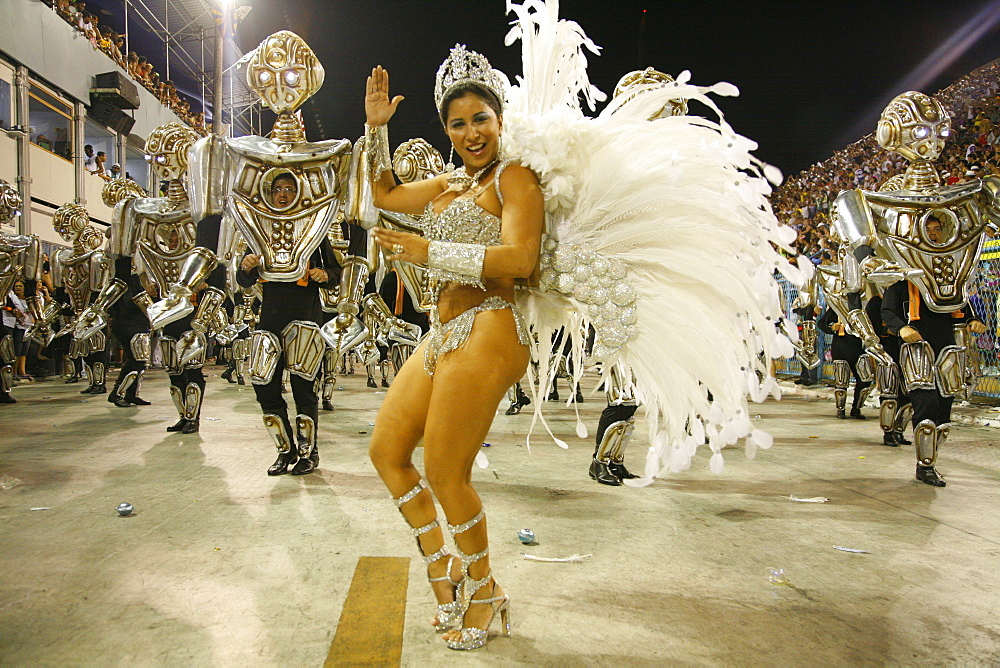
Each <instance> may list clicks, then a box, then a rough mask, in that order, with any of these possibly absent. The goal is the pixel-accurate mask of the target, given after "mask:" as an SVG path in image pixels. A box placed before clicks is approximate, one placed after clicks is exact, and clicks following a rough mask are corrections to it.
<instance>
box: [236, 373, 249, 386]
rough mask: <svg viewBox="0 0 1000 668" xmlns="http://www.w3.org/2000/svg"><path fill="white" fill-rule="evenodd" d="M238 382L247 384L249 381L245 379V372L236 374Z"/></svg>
mask: <svg viewBox="0 0 1000 668" xmlns="http://www.w3.org/2000/svg"><path fill="white" fill-rule="evenodd" d="M236 382H237V384H239V385H246V384H247V382H246V381H245V380H244V379H243V374H239V375H237V376H236Z"/></svg>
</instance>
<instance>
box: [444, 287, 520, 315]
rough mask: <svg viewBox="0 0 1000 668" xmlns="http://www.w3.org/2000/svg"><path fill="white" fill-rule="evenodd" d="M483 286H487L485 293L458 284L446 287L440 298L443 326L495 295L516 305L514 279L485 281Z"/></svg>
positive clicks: (478, 289) (475, 288) (476, 288)
mask: <svg viewBox="0 0 1000 668" xmlns="http://www.w3.org/2000/svg"><path fill="white" fill-rule="evenodd" d="M483 284H484V285H485V286H486V290H485V291H484V290H482V289H480V288H478V287H476V286H474V285H461V284H458V283H448V284H447V285H445V286H444V288H442V289H441V294H440V296H439V297H438V315H439V316H440V318H441V322H442V324H447V323H448V321H449V320H451V319H452V318H455V317H457V316H459V315H461V314H462V313H464V312H465V311H468V310H469V309H470V308H475V307H476V306H479V305H480V304H482V303H483V302H484V301H486V300H487V299H489V298H490V297H493V296H494V295H496V296H498V297H500V298H501V299H503V300H504V301H507V302H510V303H511V304H513V303H514V279H512V278H493V279H484V280H483Z"/></svg>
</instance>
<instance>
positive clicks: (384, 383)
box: [382, 376, 389, 387]
mask: <svg viewBox="0 0 1000 668" xmlns="http://www.w3.org/2000/svg"><path fill="white" fill-rule="evenodd" d="M382 387H389V379H388V378H386V377H385V376H382Z"/></svg>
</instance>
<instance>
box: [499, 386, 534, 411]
mask: <svg viewBox="0 0 1000 668" xmlns="http://www.w3.org/2000/svg"><path fill="white" fill-rule="evenodd" d="M507 398H508V399H509V400H510V406H508V407H507V410H505V411H504V415H517V414H518V413H520V412H521V409H522V408H524V407H525V406H527V405H528V404H530V403H531V399H529V398H528V395H526V394H525V393H524V390H523V389H521V381H518V382H516V383H514V384H513V385H511V386H510V389H509V390H507Z"/></svg>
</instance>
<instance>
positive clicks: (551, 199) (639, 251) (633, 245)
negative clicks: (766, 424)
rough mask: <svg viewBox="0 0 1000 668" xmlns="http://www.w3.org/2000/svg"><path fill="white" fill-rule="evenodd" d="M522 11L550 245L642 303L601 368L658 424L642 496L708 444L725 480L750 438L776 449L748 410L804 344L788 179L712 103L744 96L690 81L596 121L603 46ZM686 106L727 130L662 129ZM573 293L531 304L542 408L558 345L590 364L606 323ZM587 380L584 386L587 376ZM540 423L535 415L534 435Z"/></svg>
mask: <svg viewBox="0 0 1000 668" xmlns="http://www.w3.org/2000/svg"><path fill="white" fill-rule="evenodd" d="M507 7H508V10H509V11H511V12H513V13H514V14H515V16H516V20H515V21H514V22H513V28H512V29H511V31H510V33H509V34H508V36H507V44H512V43H513V42H514V41H516V40H520V42H521V48H522V60H523V68H524V72H523V75H522V76H520V77H517V78H516V79H515V83H514V85H513V86H512V87H511V88H510V90H509V91H508V105H507V108H506V110H505V113H504V121H505V125H504V146H505V150H506V151H507V152H508V153H509V155H510V156H512V157H515V158H517V159H518V160H519V161H520V162H521V164H523V165H525V166H527V167H529V168H530V169H532V170H533V171H534V172H535V173H536V174H537V175H538V177H539V180H540V182H541V183H542V187H543V190H544V192H545V202H546V232H547V238H548V239H549V240H550V241H549V242H547V243H549V244H550V246H563V247H566V246H572V247H579V248H584V249H587V250H588V251H592V252H593V253H595V254H596V256H598V257H601V258H606V259H609V260H610V261H612V262H614V263H617V264H619V265H620V266H621V267H623V268H624V269H625V274H626V279H625V281H626V282H627V283H628V284H629V285H631V286H632V287H633V288H634V290H635V324H634V327H633V328H632V329H633V335H632V336H631V338H630V339H629V340H628V341H626V342H625V343H624V345H621V346H612V348H613V349H614V352H613V354H611V355H610V356H609V357H608V358H606V359H604V360H602V361H603V362H604V363H605V364H613V363H617V364H620V365H622V366H623V367H624V368H626V369H629V370H631V372H632V373H633V374H634V379H635V393H636V398H637V399H638V400H639V401H640V402H641V403H642V404H643V405H644V406H645V407H646V409H647V411H648V422H649V425H650V443H651V447H650V451H649V455H648V456H647V462H646V471H645V476H644V478H643V479H642V480H641V481H639V484H645V483H648V482H650V481H651V480H652V479H654V478H656V477H657V476H661V475H664V474H666V473H669V472H677V471H682V470H685V469H686V468H688V467H689V466H690V465H691V459H692V457H693V455H694V454H695V452H696V450H697V449H698V447H699V446H700V445H702V444H704V443H705V442H706V441H707V443H708V445H709V448H710V449H711V450H712V453H713V454H712V456H711V458H710V460H709V466H710V468H711V469H712V470H713V471H721V470H722V465H723V461H722V455H721V450H722V448H723V447H725V446H727V445H732V444H734V443H736V442H737V441H739V440H741V439H745V441H746V443H745V445H746V452H747V454H748V456H752V455H753V453H754V452H755V451H756V449H757V448H766V447H770V444H771V438H770V436H769V435H767V434H766V433H764V432H761V431H760V430H755V429H753V427H752V425H751V422H750V418H749V409H748V404H747V402H748V398H751V399H753V400H755V401H763V400H764V399H765V398H766V397H767V396H769V395H771V396H776V397H777V396H780V393H779V392H778V389H777V384H776V383H775V382H774V379H773V378H771V377H770V376H769V374H768V361H769V360H770V359H771V358H772V357H779V356H786V355H788V354H789V352H790V350H791V344H790V342H789V341H788V338H787V336H786V335H785V333H784V331H783V330H782V329H781V328H779V327H778V326H777V323H778V322H779V321H780V319H781V316H782V312H781V308H780V304H779V299H778V296H779V290H778V287H777V284H776V282H775V280H774V273H775V271H779V272H781V273H782V274H784V275H785V276H786V277H787V278H788V279H789V280H791V281H792V282H793V283H801V281H802V280H803V271H802V269H800V268H799V266H797V265H794V264H791V263H789V261H788V260H787V259H785V258H784V257H783V256H782V255H781V253H780V252H779V251H784V252H785V253H787V254H788V255H792V256H794V255H795V253H794V251H793V250H792V249H791V247H790V243H791V242H792V241H793V240H794V238H795V233H794V231H793V230H791V229H789V228H787V227H784V226H782V225H781V224H779V222H778V221H777V219H776V218H775V217H774V214H773V213H772V211H771V208H770V205H769V203H768V201H767V199H766V197H767V195H768V194H769V193H770V189H771V184H776V183H778V182H780V180H781V175H780V173H779V172H778V171H777V170H776V169H774V168H773V167H770V166H769V165H765V164H763V163H761V162H760V161H759V160H757V159H756V158H755V157H754V156H753V155H752V153H751V152H752V151H753V150H755V149H756V148H757V145H756V144H755V143H754V142H753V141H751V140H749V139H747V138H746V137H743V136H741V135H739V134H737V133H736V132H735V131H734V130H733V129H732V128H731V127H730V126H729V124H728V123H726V122H725V120H724V118H723V114H722V111H721V110H720V109H719V107H718V106H717V105H716V103H715V102H714V101H713V99H712V97H710V96H713V95H715V96H732V95H737V94H738V90H737V89H736V87H735V86H733V85H731V84H728V83H717V84H715V85H713V86H707V87H705V86H695V85H693V84H691V83H690V74H689V73H688V72H686V71H685V72H683V73H681V74H680V75H679V76H678V78H677V81H676V82H675V83H674V84H669V85H666V86H664V85H650V86H646V87H643V88H637V89H636V91H639V94H637V95H634V96H630V97H628V98H627V101H624V102H623V101H622V100H613V101H612V102H611V103H610V104H609V105H608V106H607V107H606V108H605V109H604V110H603V111H602V112H601V113H600V114H599V115H597V116H596V117H588V116H586V115H585V114H584V112H583V109H582V105H583V104H586V105H587V106H589V107H590V108H591V109H593V106H594V103H595V102H596V101H600V100H602V99H604V97H605V96H604V95H603V93H601V92H600V91H599V90H597V89H596V88H595V87H594V86H593V85H591V84H590V81H589V79H588V77H587V71H586V66H587V61H586V53H587V52H588V51H589V52H591V53H594V54H596V53H598V52H599V48H598V47H597V46H596V45H594V44H593V42H591V41H590V40H589V39H588V38H587V36H586V35H585V34H584V32H583V31H582V29H580V27H579V26H578V25H577V24H575V23H572V22H569V21H560V20H559V19H558V16H557V10H558V3H557V2H556V1H555V0H550V1H549V2H544V1H543V0H527V1H526V2H524V3H522V4H515V3H512V2H509V1H508V3H507ZM679 98H684V99H688V100H697V101H699V102H701V103H702V104H704V105H705V106H706V107H708V108H709V109H711V110H712V111H713V112H714V113H716V114H717V115H718V119H717V120H709V119H705V118H699V117H694V116H671V117H666V118H660V119H657V120H653V121H650V120H647V119H648V118H650V117H651V116H653V115H654V114H655V113H656V112H657V111H658V110H659V109H661V108H663V106H664V105H665V104H666V103H667V102H668V101H670V100H671V99H679ZM582 271H583V274H581V275H584V274H585V272H586V270H585V269H584V270H582ZM574 294H576V295H577V296H579V293H569V292H566V291H563V292H559V291H557V290H552V289H548V290H534V289H533V290H530V291H525V292H523V293H522V294H521V298H520V300H519V301H520V302H521V303H522V306H523V310H524V314H525V317H526V319H527V320H528V322H529V323H530V324H531V325H532V327H533V328H534V330H535V332H536V333H537V336H538V341H539V346H540V349H539V350H536V351H535V353H536V354H535V359H536V360H538V361H539V371H538V378H537V380H536V382H537V383H539V384H540V387H533V388H532V392H533V394H534V395H535V397H534V398H535V399H536V401H535V402H534V405H535V406H536V407H538V406H539V405H540V404H541V402H540V401H537V399H539V398H540V395H541V396H544V394H543V392H544V388H545V387H546V385H547V384H548V382H550V381H551V376H552V375H553V374H554V369H550V368H549V363H548V357H549V355H548V346H549V341H550V335H551V333H552V332H555V331H558V330H559V329H560V328H566V331H567V332H573V333H575V334H574V346H575V349H574V351H573V352H574V356H575V357H576V358H577V360H582V359H583V350H582V344H583V341H584V340H585V339H586V332H587V328H588V326H589V325H590V324H591V323H592V322H594V321H595V316H594V313H595V311H594V310H593V308H591V307H588V305H587V304H586V303H584V302H581V301H580V300H579V299H578V298H577V297H576V296H573V295H574ZM599 331H600V330H599ZM574 368H575V372H576V374H577V376H578V377H579V376H580V375H581V374H582V372H583V364H582V363H579V362H578V363H577V364H575V365H574ZM709 393H710V394H711V397H712V400H711V401H709ZM540 418H541V415H540V413H539V412H538V410H537V409H536V413H535V418H534V420H533V421H532V428H533V427H534V426H535V424H536V422H537V421H538V420H539V419H540ZM541 421H542V423H543V424H544V420H543V419H542V420H541ZM546 428H547V427H546ZM550 433H551V432H550ZM561 445H565V444H562V443H561Z"/></svg>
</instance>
